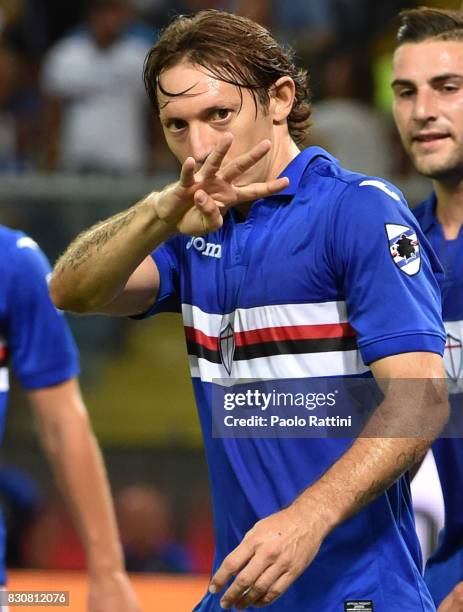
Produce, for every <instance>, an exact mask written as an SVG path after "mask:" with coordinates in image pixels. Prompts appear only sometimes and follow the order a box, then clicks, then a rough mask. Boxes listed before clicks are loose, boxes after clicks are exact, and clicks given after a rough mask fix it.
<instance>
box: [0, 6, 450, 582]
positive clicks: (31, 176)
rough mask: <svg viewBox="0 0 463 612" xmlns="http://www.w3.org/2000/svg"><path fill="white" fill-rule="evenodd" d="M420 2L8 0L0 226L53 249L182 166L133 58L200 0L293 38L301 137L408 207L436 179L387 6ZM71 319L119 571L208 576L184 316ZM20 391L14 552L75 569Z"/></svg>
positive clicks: (1, 71)
mask: <svg viewBox="0 0 463 612" xmlns="http://www.w3.org/2000/svg"><path fill="white" fill-rule="evenodd" d="M416 4H418V3H415V2H414V1H413V0H410V1H407V0H376V1H375V2H371V0H291V1H287V0H224V1H222V2H220V1H219V0H209V1H201V0H67V1H66V2H61V1H60V0H0V223H3V224H5V225H9V226H12V227H17V228H20V229H23V230H24V231H26V232H27V233H28V234H29V235H31V236H32V237H33V238H34V239H35V240H37V242H39V244H40V245H41V246H42V248H43V249H44V250H45V252H46V253H47V255H48V256H49V258H50V259H51V260H52V261H53V260H55V259H56V257H57V255H58V254H59V253H60V251H62V249H63V248H64V246H66V245H67V244H68V242H69V241H70V240H71V239H72V237H74V236H75V235H76V234H77V233H78V232H79V231H80V230H82V229H83V228H85V227H88V226H89V225H90V224H91V223H93V222H95V221H97V220H98V219H101V218H105V217H107V216H108V215H110V214H112V213H115V212H117V211H119V210H122V209H124V208H126V207H127V206H129V205H130V204H131V203H133V202H134V201H136V200H137V199H138V198H139V197H141V196H142V195H143V194H144V193H146V192H148V191H151V190H153V189H155V188H156V187H157V186H160V185H164V184H166V182H168V181H170V180H174V179H175V173H176V170H177V164H176V162H175V160H174V159H173V157H172V156H171V155H170V153H169V152H168V150H167V149H166V146H165V144H164V140H163V135H162V132H161V130H160V126H159V125H158V122H157V118H156V117H155V116H154V114H153V113H152V112H151V110H150V108H149V106H148V101H147V97H146V95H145V92H144V86H143V81H142V66H143V60H144V57H145V55H146V52H147V50H148V49H149V47H150V46H151V45H152V44H153V43H154V42H155V41H156V38H157V36H158V35H159V32H160V30H161V29H162V28H163V27H165V25H166V24H167V23H169V21H170V20H171V19H172V17H173V16H174V15H176V14H179V13H182V14H185V13H191V12H195V11H197V10H201V9H203V8H217V9H225V10H228V11H232V12H236V13H239V14H243V15H247V16H249V17H251V18H253V19H255V20H257V21H259V22H260V23H262V24H264V25H266V26H267V27H269V28H270V29H271V31H272V32H273V33H274V34H275V35H276V37H277V39H278V40H279V41H280V42H283V43H285V44H289V45H291V46H292V47H293V48H294V49H295V52H296V58H297V62H298V63H299V64H302V65H305V66H306V67H307V68H308V70H309V73H310V75H311V86H312V97H313V103H314V126H313V129H312V132H311V136H310V142H307V144H308V145H310V144H319V145H321V146H324V147H326V148H327V149H328V150H329V151H330V152H331V153H333V154H334V155H335V156H336V157H338V159H340V161H341V162H342V164H343V165H344V166H346V167H348V168H351V169H353V170H360V171H362V172H365V173H367V174H372V175H377V176H382V177H386V178H388V179H390V180H392V181H393V182H395V183H396V184H397V185H398V186H399V187H400V188H401V189H402V190H403V191H404V192H405V194H406V196H407V198H408V200H409V202H410V203H411V204H414V203H417V202H418V201H420V200H421V199H423V198H424V197H425V196H426V195H427V193H428V190H429V184H428V183H427V181H425V180H424V179H422V178H420V177H418V176H417V175H416V174H415V173H414V171H413V170H412V168H411V166H410V164H409V162H408V161H407V158H406V157H405V155H404V154H403V153H402V150H401V145H400V142H399V140H398V137H397V136H396V133H395V128H394V126H393V123H392V119H391V116H390V103H391V96H390V91H389V89H390V85H389V84H390V61H391V53H392V50H393V48H394V32H395V28H396V23H395V21H394V18H395V16H396V15H397V13H398V11H399V10H400V9H403V8H411V7H413V6H415V5H416ZM419 4H423V3H422V2H420V3H419ZM426 4H427V5H429V6H440V7H447V8H459V6H460V2H459V1H458V2H452V1H451V0H448V1H447V2H439V1H435V2H426ZM70 322H71V326H72V327H73V330H74V332H75V335H76V338H77V342H78V344H79V347H80V349H81V358H82V382H83V386H84V392H85V396H86V401H87V405H88V407H89V410H90V413H91V417H92V422H93V424H94V427H95V431H96V434H97V436H98V439H99V441H100V443H101V444H102V446H103V449H104V454H105V459H106V462H107V466H108V471H109V477H110V481H111V484H112V486H113V489H114V494H115V503H116V510H117V517H118V521H119V526H120V529H121V533H122V538H123V541H124V546H125V550H126V558H127V563H128V569H129V570H133V571H168V572H208V571H209V568H210V564H211V559H212V533H211V517H210V509H209V499H208V485H207V473H206V468H205V465H204V460H203V455H202V449H201V437H200V433H199V425H198V421H197V417H196V413H195V407H194V401H193V397H192V392H191V385H190V382H189V377H188V371H187V363H186V354H185V350H184V340H183V331H182V326H181V322H180V320H179V319H177V317H176V316H174V315H162V316H160V317H158V318H156V320H152V319H151V320H150V321H148V322H144V323H139V322H135V321H131V320H111V319H103V318H101V317H85V318H78V317H70ZM24 403H25V402H24V398H23V397H22V395H21V394H20V393H19V392H18V391H17V392H16V393H15V394H14V397H13V401H12V404H11V406H10V411H9V420H8V425H7V429H6V433H5V440H4V446H3V450H2V457H3V460H2V467H1V469H0V500H1V502H2V506H3V508H4V512H5V514H6V518H7V526H8V528H9V540H10V546H9V553H8V555H9V564H10V566H17V567H35V568H52V569H57V568H63V569H71V568H82V567H83V566H84V557H83V551H82V549H81V547H80V545H79V543H78V540H77V537H76V535H75V533H74V531H73V529H72V527H71V524H70V521H69V518H68V516H67V514H66V511H65V509H64V508H63V506H62V502H61V501H60V500H59V497H58V496H57V494H56V492H55V490H54V488H53V484H52V481H51V478H50V474H49V472H48V469H47V467H46V464H45V460H44V459H43V458H42V456H41V454H40V452H39V449H38V448H37V446H36V442H35V437H34V433H33V425H32V424H31V419H30V415H29V413H28V411H27V408H26V407H25V405H24ZM432 528H433V526H432V525H431V526H430V529H431V531H432ZM433 537H434V536H433Z"/></svg>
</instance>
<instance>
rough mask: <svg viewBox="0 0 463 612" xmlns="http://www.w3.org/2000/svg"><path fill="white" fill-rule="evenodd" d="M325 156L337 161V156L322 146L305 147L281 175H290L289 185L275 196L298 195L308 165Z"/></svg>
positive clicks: (288, 196) (287, 196)
mask: <svg viewBox="0 0 463 612" xmlns="http://www.w3.org/2000/svg"><path fill="white" fill-rule="evenodd" d="M317 157H324V158H325V159H328V160H330V161H334V162H335V163H337V160H336V158H334V157H333V156H332V155H330V154H329V153H328V152H327V151H325V150H324V149H322V148H321V147H309V148H308V149H304V150H303V151H301V152H300V153H299V155H297V156H296V157H295V158H294V159H293V160H292V161H291V162H290V163H289V164H288V165H287V166H286V168H285V169H284V170H283V172H282V173H281V174H280V176H279V177H278V178H280V177H284V176H286V177H288V178H289V185H288V186H287V187H286V188H285V189H283V190H282V191H280V192H278V193H277V194H276V195H273V196H272V198H274V197H286V198H290V197H293V196H295V195H296V193H297V191H298V188H299V184H300V182H301V179H302V177H303V175H304V173H305V171H306V169H307V167H308V166H310V164H311V163H312V162H313V161H314V160H315V159H316V158H317Z"/></svg>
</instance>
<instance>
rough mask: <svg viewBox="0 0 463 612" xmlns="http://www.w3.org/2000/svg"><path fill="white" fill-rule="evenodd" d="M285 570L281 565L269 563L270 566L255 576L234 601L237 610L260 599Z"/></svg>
mask: <svg viewBox="0 0 463 612" xmlns="http://www.w3.org/2000/svg"><path fill="white" fill-rule="evenodd" d="M285 572H286V568H284V567H282V566H281V565H270V567H268V568H267V569H266V570H265V571H264V572H263V573H262V574H261V575H260V576H259V577H258V578H257V580H256V581H255V582H254V584H253V585H252V587H251V588H250V589H249V591H248V592H247V593H246V594H245V595H244V596H243V597H242V598H241V599H240V600H239V601H237V602H236V604H235V606H236V608H237V609H238V610H245V609H246V608H248V607H249V606H251V605H252V604H254V603H255V602H256V601H259V600H260V599H262V598H263V597H264V596H265V595H267V593H268V592H269V591H270V590H271V588H272V586H273V585H274V584H275V583H276V582H277V580H278V579H279V578H280V576H282V575H283V574H284V573H285Z"/></svg>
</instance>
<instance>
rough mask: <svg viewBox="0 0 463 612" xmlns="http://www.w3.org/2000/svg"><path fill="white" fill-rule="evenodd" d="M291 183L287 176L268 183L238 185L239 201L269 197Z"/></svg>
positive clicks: (251, 200)
mask: <svg viewBox="0 0 463 612" xmlns="http://www.w3.org/2000/svg"><path fill="white" fill-rule="evenodd" d="M288 185H289V179H288V178H286V177H282V178H278V179H274V180H273V181H268V182H267V183H252V184H251V185H245V186H243V187H236V186H235V191H236V195H237V203H241V202H253V201H254V200H259V199H260V198H267V197H268V196H271V195H274V194H276V193H278V192H279V191H282V190H283V189H285V188H286V187H287V186H288Z"/></svg>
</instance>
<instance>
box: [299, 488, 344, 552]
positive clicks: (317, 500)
mask: <svg viewBox="0 0 463 612" xmlns="http://www.w3.org/2000/svg"><path fill="white" fill-rule="evenodd" d="M316 484H317V483H316ZM290 508H291V509H292V511H293V512H294V513H295V515H296V516H297V518H298V520H299V521H302V522H303V523H307V524H308V525H315V527H316V533H319V534H321V536H322V540H323V539H325V537H326V536H328V535H329V534H330V533H331V531H332V530H333V529H334V528H335V527H336V526H337V525H338V524H339V522H340V518H339V517H338V512H337V510H336V506H335V504H333V503H330V502H328V500H327V499H326V496H324V495H323V494H322V493H321V492H320V491H318V490H317V489H316V488H315V485H312V487H309V488H308V489H306V490H305V491H304V492H303V493H302V494H301V495H300V496H299V497H297V498H296V499H295V500H294V502H293V503H292V504H291V506H290Z"/></svg>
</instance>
